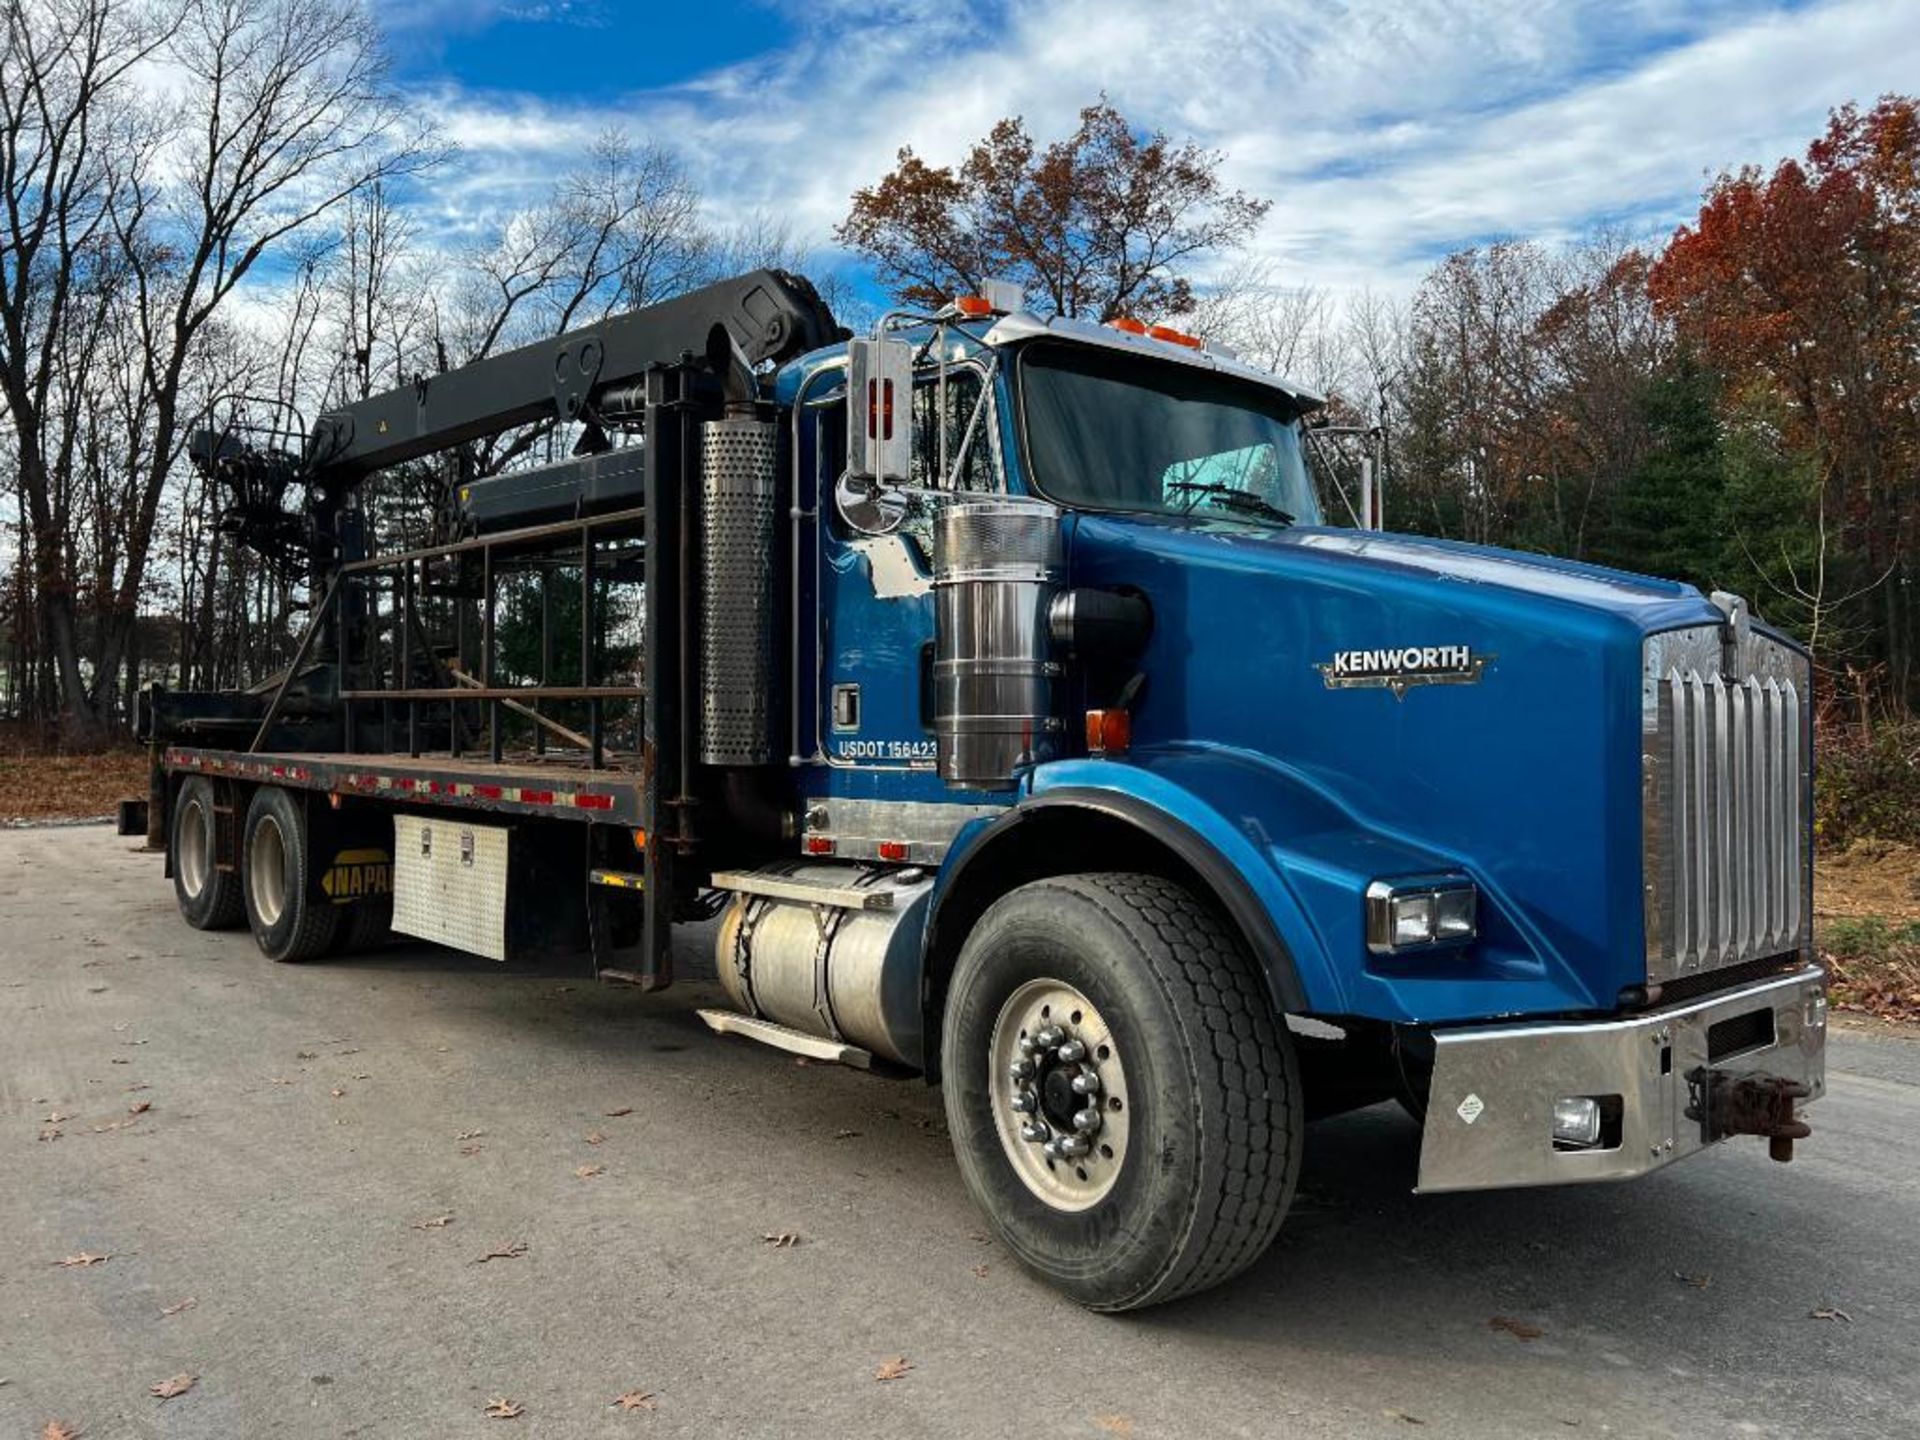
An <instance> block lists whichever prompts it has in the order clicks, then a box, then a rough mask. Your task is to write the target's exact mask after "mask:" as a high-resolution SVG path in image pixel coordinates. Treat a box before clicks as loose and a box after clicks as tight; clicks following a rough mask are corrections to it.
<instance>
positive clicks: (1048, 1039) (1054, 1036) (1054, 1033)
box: [1033, 1025, 1067, 1050]
mask: <svg viewBox="0 0 1920 1440" xmlns="http://www.w3.org/2000/svg"><path fill="white" fill-rule="evenodd" d="M1033 1038H1034V1041H1035V1043H1036V1044H1038V1045H1039V1046H1040V1048H1041V1049H1042V1050H1051V1049H1052V1048H1053V1047H1054V1046H1056V1045H1058V1044H1059V1043H1060V1042H1061V1041H1062V1040H1064V1039H1066V1038H1067V1032H1066V1031H1064V1030H1062V1029H1061V1028H1060V1027H1059V1026H1057V1025H1049V1026H1048V1027H1047V1028H1046V1029H1044V1030H1042V1031H1041V1032H1040V1033H1039V1034H1038V1035H1036V1036H1034V1037H1033Z"/></svg>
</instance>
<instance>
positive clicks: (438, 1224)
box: [413, 1213, 453, 1230]
mask: <svg viewBox="0 0 1920 1440" xmlns="http://www.w3.org/2000/svg"><path fill="white" fill-rule="evenodd" d="M452 1223H453V1216H452V1214H451V1213H448V1214H446V1215H435V1216H433V1217H432V1218H431V1219H427V1220H416V1221H414V1222H413V1228H414V1229H416V1230H444V1229H446V1228H447V1226H449V1225H451V1224H452Z"/></svg>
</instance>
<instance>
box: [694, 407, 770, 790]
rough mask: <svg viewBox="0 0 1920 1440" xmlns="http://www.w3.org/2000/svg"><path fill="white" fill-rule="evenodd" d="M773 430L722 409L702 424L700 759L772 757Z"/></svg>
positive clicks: (758, 760)
mask: <svg viewBox="0 0 1920 1440" xmlns="http://www.w3.org/2000/svg"><path fill="white" fill-rule="evenodd" d="M775 450H776V442H775V429H774V425H773V423H772V422H771V421H765V420H757V419H753V418H751V417H746V416H740V417H735V416H729V417H728V418H727V419H724V420H712V421H709V422H707V423H706V424H705V425H703V426H701V446H700V759H701V760H702V762H704V763H705V764H708V765H764V764H766V763H768V762H769V761H770V760H772V759H773V715H772V709H771V706H772V695H773V650H774V647H773V619H774V615H773V554H774V543H773V542H774V476H775V471H774V462H775Z"/></svg>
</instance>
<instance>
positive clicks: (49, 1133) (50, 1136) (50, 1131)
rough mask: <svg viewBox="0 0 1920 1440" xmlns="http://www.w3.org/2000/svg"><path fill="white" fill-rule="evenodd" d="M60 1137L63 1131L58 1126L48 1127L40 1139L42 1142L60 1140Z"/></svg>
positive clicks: (41, 1133)
mask: <svg viewBox="0 0 1920 1440" xmlns="http://www.w3.org/2000/svg"><path fill="white" fill-rule="evenodd" d="M60 1135H61V1130H60V1127H59V1126H58V1125H49V1126H47V1128H46V1129H44V1130H42V1131H41V1132H40V1138H41V1139H42V1140H58V1139H59V1138H60Z"/></svg>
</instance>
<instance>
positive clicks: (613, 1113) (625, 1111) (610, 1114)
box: [607, 1105, 633, 1120]
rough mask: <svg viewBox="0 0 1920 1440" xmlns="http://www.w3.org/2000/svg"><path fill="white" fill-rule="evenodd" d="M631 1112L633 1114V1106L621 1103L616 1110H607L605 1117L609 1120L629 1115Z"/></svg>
mask: <svg viewBox="0 0 1920 1440" xmlns="http://www.w3.org/2000/svg"><path fill="white" fill-rule="evenodd" d="M631 1114H633V1106H631V1105H622V1106H621V1107H620V1108H619V1109H618V1110H609V1111H607V1118H608V1119H609V1120H618V1119H619V1118H620V1117H621V1116H622V1115H631Z"/></svg>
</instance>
